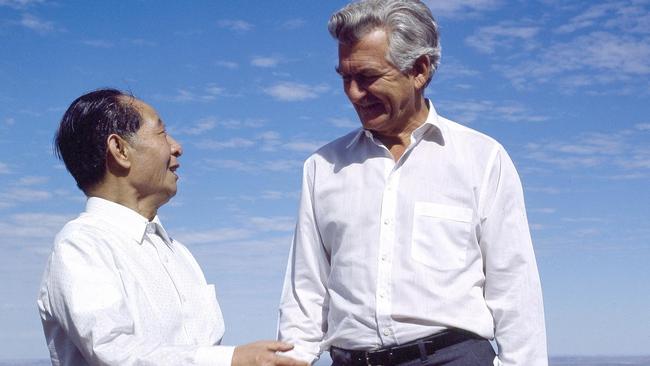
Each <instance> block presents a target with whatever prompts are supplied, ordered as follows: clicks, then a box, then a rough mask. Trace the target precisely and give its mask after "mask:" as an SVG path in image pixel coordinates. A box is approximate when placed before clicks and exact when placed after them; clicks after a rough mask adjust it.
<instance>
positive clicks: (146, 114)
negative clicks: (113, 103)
mask: <svg viewBox="0 0 650 366" xmlns="http://www.w3.org/2000/svg"><path fill="white" fill-rule="evenodd" d="M126 98H128V101H127V103H130V104H131V106H132V107H133V108H135V110H137V111H138V113H140V118H141V122H142V123H141V125H140V129H143V128H154V127H157V126H161V125H162V121H161V120H160V117H159V116H158V112H156V110H155V109H153V107H152V106H150V105H149V104H147V103H145V102H143V101H141V100H139V99H137V98H133V97H126Z"/></svg>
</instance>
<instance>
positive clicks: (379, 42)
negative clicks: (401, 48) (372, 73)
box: [338, 29, 389, 72]
mask: <svg viewBox="0 0 650 366" xmlns="http://www.w3.org/2000/svg"><path fill="white" fill-rule="evenodd" d="M387 52H388V36H387V34H386V31H384V30H383V29H375V30H373V31H371V32H370V33H368V34H366V35H365V36H363V37H361V39H359V41H357V42H356V43H354V44H343V43H339V65H338V68H339V69H340V70H341V71H345V72H351V71H356V69H358V68H364V67H386V66H388V65H389V62H388V61H387V60H386V55H387Z"/></svg>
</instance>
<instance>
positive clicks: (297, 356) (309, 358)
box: [277, 346, 318, 365]
mask: <svg viewBox="0 0 650 366" xmlns="http://www.w3.org/2000/svg"><path fill="white" fill-rule="evenodd" d="M277 354H278V355H280V356H284V357H289V358H293V359H294V360H298V361H304V362H307V363H308V364H310V365H311V364H313V363H314V362H316V360H318V356H314V355H313V354H311V353H309V352H305V351H303V350H301V349H300V348H299V347H295V346H294V349H292V350H291V351H286V352H277Z"/></svg>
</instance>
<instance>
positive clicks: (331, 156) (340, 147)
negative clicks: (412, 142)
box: [316, 124, 445, 174]
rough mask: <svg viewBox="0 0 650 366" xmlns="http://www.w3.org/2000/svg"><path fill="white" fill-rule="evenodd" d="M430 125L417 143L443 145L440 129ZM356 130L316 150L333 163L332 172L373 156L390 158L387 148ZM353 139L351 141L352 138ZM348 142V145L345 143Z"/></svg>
mask: <svg viewBox="0 0 650 366" xmlns="http://www.w3.org/2000/svg"><path fill="white" fill-rule="evenodd" d="M429 126H430V127H429V128H428V130H427V131H426V132H425V133H424V135H423V136H422V139H421V140H420V141H418V142H417V143H418V144H420V143H423V142H425V143H430V142H433V143H435V144H438V145H439V146H441V147H442V146H445V139H444V137H443V135H442V131H441V130H440V128H438V126H435V125H433V124H430V125H429ZM358 133H359V132H358V130H356V131H354V132H352V133H350V134H348V135H346V136H343V137H342V138H340V139H338V140H336V141H334V142H333V144H335V145H336V146H333V147H334V148H329V147H330V146H329V144H328V145H326V146H325V147H324V148H321V149H319V150H318V151H316V154H317V155H320V156H321V157H322V158H323V159H325V160H326V161H327V162H329V163H330V164H332V165H333V171H334V173H335V174H336V173H338V172H340V171H341V170H342V169H344V168H345V167H347V166H350V165H354V164H363V163H364V162H365V161H366V160H369V159H375V158H392V157H391V155H390V153H389V152H388V150H387V149H385V148H382V147H380V146H377V145H376V144H374V143H373V142H372V141H371V140H370V138H369V137H367V136H366V135H365V134H364V133H363V132H362V133H361V135H359V136H357V134H358ZM355 137H356V139H355V141H353V142H351V143H350V141H352V139H354V138H355ZM348 143H350V145H347V144H348ZM347 149H350V151H347V153H346V152H345V150H347ZM411 151H412V149H408V151H407V153H406V154H404V156H403V157H402V158H401V159H400V160H402V161H404V160H405V159H406V158H408V155H409V154H410V152H411Z"/></svg>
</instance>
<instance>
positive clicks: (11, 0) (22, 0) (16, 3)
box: [0, 0, 45, 9]
mask: <svg viewBox="0 0 650 366" xmlns="http://www.w3.org/2000/svg"><path fill="white" fill-rule="evenodd" d="M44 2H45V0H0V6H8V7H10V8H14V9H25V8H27V7H29V6H32V5H38V4H43V3H44Z"/></svg>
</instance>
